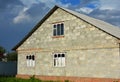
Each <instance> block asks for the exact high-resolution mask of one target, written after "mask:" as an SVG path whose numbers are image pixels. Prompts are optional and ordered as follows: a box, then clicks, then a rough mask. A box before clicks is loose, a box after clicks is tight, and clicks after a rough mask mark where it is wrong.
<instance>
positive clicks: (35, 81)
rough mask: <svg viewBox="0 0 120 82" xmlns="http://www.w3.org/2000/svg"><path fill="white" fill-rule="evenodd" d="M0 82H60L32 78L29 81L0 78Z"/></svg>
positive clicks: (66, 81)
mask: <svg viewBox="0 0 120 82" xmlns="http://www.w3.org/2000/svg"><path fill="white" fill-rule="evenodd" d="M0 82H60V81H43V80H39V79H36V78H34V77H31V78H30V79H21V78H15V77H0ZM64 82H69V81H68V80H65V81H64Z"/></svg>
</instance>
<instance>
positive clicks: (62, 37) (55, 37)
mask: <svg viewBox="0 0 120 82" xmlns="http://www.w3.org/2000/svg"><path fill="white" fill-rule="evenodd" d="M52 38H64V36H53V37H52Z"/></svg>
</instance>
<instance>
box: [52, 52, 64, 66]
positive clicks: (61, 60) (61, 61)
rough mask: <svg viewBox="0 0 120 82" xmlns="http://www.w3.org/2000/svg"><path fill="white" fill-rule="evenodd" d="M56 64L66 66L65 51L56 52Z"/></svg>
mask: <svg viewBox="0 0 120 82" xmlns="http://www.w3.org/2000/svg"><path fill="white" fill-rule="evenodd" d="M53 56H54V57H53V59H54V61H53V62H54V66H55V67H64V66H65V54H64V53H55V54H54V55H53Z"/></svg>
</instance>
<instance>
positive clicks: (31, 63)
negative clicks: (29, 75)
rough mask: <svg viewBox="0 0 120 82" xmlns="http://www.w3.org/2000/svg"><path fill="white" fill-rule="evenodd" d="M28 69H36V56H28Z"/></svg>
mask: <svg viewBox="0 0 120 82" xmlns="http://www.w3.org/2000/svg"><path fill="white" fill-rule="evenodd" d="M26 61H27V67H34V66H35V56H34V55H28V56H26Z"/></svg>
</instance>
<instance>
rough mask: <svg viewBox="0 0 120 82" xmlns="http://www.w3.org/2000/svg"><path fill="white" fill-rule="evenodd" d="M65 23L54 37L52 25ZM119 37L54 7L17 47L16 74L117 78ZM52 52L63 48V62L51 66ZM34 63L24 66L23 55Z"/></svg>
mask: <svg viewBox="0 0 120 82" xmlns="http://www.w3.org/2000/svg"><path fill="white" fill-rule="evenodd" d="M56 22H57V23H61V22H62V23H64V26H65V27H64V29H65V30H64V33H65V34H64V37H61V38H54V37H53V25H54V24H55V23H56ZM119 49H120V48H119V44H118V39H117V38H115V37H113V36H112V35H109V34H108V33H106V32H104V31H102V30H101V29H98V28H97V27H95V26H93V25H91V24H88V23H87V22H85V21H83V20H81V19H79V18H77V17H75V16H73V15H71V14H69V13H67V12H65V11H63V10H61V9H57V10H56V11H55V12H54V13H53V14H52V15H51V16H50V17H49V18H48V19H47V20H46V21H45V22H44V23H43V24H42V25H41V26H40V27H39V28H38V29H37V30H36V31H35V32H34V33H33V34H32V35H31V36H30V37H29V38H28V39H27V40H26V41H25V42H24V43H23V44H22V45H21V46H20V47H19V48H18V49H17V50H18V54H19V55H18V74H25V75H48V76H76V77H101V78H120V70H119V69H120V51H119ZM53 52H66V66H65V67H60V68H59V67H54V66H53V54H52V53H53ZM31 53H33V54H34V55H35V67H31V68H30V67H26V55H28V54H31Z"/></svg>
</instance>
